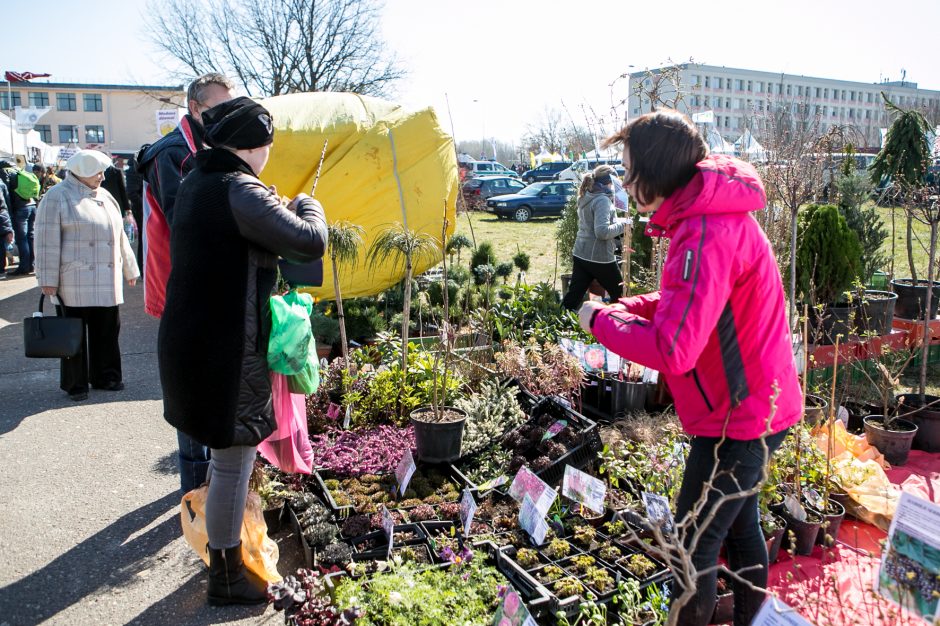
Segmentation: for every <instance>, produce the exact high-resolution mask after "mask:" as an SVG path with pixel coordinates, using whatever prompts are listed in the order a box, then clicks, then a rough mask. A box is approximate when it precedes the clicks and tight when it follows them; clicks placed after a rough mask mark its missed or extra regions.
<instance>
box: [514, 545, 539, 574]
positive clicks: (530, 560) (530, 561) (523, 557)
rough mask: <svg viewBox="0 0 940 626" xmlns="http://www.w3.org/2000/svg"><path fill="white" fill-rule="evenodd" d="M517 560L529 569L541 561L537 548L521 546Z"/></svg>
mask: <svg viewBox="0 0 940 626" xmlns="http://www.w3.org/2000/svg"><path fill="white" fill-rule="evenodd" d="M516 562H517V563H519V565H521V566H522V567H524V568H526V569H529V568H531V567H535V566H536V565H538V563H539V555H538V553H537V552H536V551H535V550H531V549H529V548H520V549H519V550H518V551H517V552H516Z"/></svg>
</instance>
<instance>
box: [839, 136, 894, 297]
mask: <svg viewBox="0 0 940 626" xmlns="http://www.w3.org/2000/svg"><path fill="white" fill-rule="evenodd" d="M847 152H848V155H847V156H846V158H845V160H844V161H843V162H842V164H843V167H842V171H841V173H840V176H839V177H838V178H837V179H836V180H835V183H834V185H835V188H836V194H837V195H838V197H839V205H838V206H839V211H840V212H841V213H842V216H843V217H845V223H846V225H847V226H848V227H849V228H850V229H851V230H852V231H853V232H854V233H855V234H856V236H857V237H858V241H859V245H860V246H861V252H862V257H861V264H862V267H861V273H860V276H861V278H862V282H863V283H868V282H869V281H870V280H871V277H872V275H873V274H874V273H875V271H876V270H879V269H881V268H883V267H885V266H886V265H887V262H888V257H887V255H886V254H885V253H884V252H883V251H882V246H883V244H884V241H885V239H887V238H888V230H887V229H886V228H885V227H884V223H883V222H882V220H881V216H880V215H879V214H878V210H877V209H876V208H875V206H874V205H866V204H865V202H866V200H868V196H869V195H870V194H871V185H870V183H869V182H868V178H867V177H866V176H865V175H864V174H862V173H860V172H858V171H857V170H856V167H855V159H854V158H853V157H852V153H853V152H852V149H851V146H849V147H848V149H847Z"/></svg>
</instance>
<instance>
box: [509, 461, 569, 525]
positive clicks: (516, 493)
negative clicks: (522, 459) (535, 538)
mask: <svg viewBox="0 0 940 626" xmlns="http://www.w3.org/2000/svg"><path fill="white" fill-rule="evenodd" d="M509 495H510V497H512V499H513V500H515V501H516V502H519V503H520V504H521V503H522V500H523V498H524V497H525V496H529V497H530V498H531V499H532V502H533V503H535V506H536V508H538V510H539V512H541V513H542V515H545V514H546V513H548V509H549V508H551V506H552V502H554V501H555V498H556V496H558V494H557V493H556V492H555V490H554V489H552V488H551V487H549V486H548V484H547V483H546V482H545V481H544V480H542V479H541V478H539V477H538V476H536V475H535V474H533V473H532V472H531V470H529V468H528V467H526V466H525V465H523V466H522V467H520V468H519V471H518V472H516V477H515V478H513V479H512V484H511V485H510V486H509Z"/></svg>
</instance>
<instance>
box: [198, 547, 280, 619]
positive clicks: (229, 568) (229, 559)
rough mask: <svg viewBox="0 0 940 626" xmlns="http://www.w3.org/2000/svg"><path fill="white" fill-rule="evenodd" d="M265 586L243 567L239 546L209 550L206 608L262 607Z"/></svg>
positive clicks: (264, 600) (265, 598)
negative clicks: (257, 605)
mask: <svg viewBox="0 0 940 626" xmlns="http://www.w3.org/2000/svg"><path fill="white" fill-rule="evenodd" d="M267 601H268V595H267V590H266V586H265V585H264V584H263V582H262V581H261V580H258V579H257V578H256V577H254V576H252V575H251V574H250V573H249V572H248V570H246V569H245V565H244V563H242V544H241V543H239V544H238V545H237V546H234V547H232V548H226V549H225V550H215V549H213V548H209V604H211V605H212V606H225V605H227V604H264V603H265V602H267Z"/></svg>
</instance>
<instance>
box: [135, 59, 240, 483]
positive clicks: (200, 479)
mask: <svg viewBox="0 0 940 626" xmlns="http://www.w3.org/2000/svg"><path fill="white" fill-rule="evenodd" d="M234 89H235V85H234V84H232V82H231V81H230V80H229V79H227V78H226V77H225V76H222V75H221V74H216V73H211V74H205V75H203V76H200V77H199V78H197V79H196V80H194V81H193V82H192V84H190V86H189V89H188V90H187V93H186V98H187V106H188V109H189V113H188V114H187V115H184V116H183V119H182V120H180V123H179V126H177V127H176V129H175V130H174V131H173V132H171V133H169V134H168V135H166V136H165V137H163V138H162V139H160V140H159V141H157V142H156V143H154V144H153V145H149V146H144V147H143V148H141V149H140V152H139V153H138V154H137V171H138V172H139V173H140V175H141V177H142V178H143V183H144V184H143V207H144V216H143V217H144V219H143V223H140V230H141V235H142V238H143V240H144V258H143V262H142V265H143V267H144V310H145V311H146V312H147V313H149V314H150V315H153V316H154V317H160V316H162V315H163V307H164V305H165V304H166V283H167V280H168V278H169V276H170V229H171V228H172V227H173V208H174V206H175V204H176V195H177V193H178V191H179V187H180V183H181V182H182V180H183V178H184V177H185V176H186V174H187V173H189V171H190V170H191V169H192V168H193V166H194V165H195V159H194V158H193V156H194V155H195V154H196V151H197V150H200V149H202V148H203V147H204V142H203V134H204V132H205V131H204V130H203V127H202V113H203V111H207V110H208V109H210V108H212V107H214V106H215V105H217V104H221V103H222V102H227V101H229V100H231V99H232V97H233V94H232V91H233V90H234ZM177 438H178V441H179V462H180V487H181V489H182V491H183V493H186V492H188V491H192V490H193V489H195V488H196V487H198V486H199V485H201V484H202V483H204V482H205V480H206V472H207V471H208V469H209V448H208V447H206V446H204V445H202V444H201V443H199V442H198V441H196V440H195V439H192V438H191V437H189V436H188V435H186V434H185V433H183V432H182V431H177Z"/></svg>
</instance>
